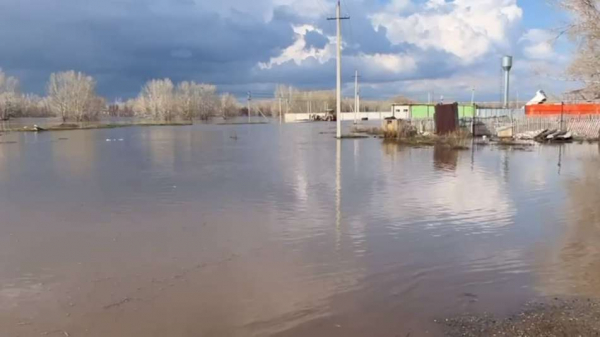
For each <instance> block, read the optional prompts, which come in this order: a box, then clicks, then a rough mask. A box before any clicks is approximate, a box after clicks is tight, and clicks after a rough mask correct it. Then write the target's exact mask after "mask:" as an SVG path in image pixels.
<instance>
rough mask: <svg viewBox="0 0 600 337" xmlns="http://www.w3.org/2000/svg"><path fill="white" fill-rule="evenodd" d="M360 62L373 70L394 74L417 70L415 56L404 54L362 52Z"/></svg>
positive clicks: (359, 57)
mask: <svg viewBox="0 0 600 337" xmlns="http://www.w3.org/2000/svg"><path fill="white" fill-rule="evenodd" d="M358 62H360V63H361V64H362V66H363V67H364V68H368V69H370V70H371V71H373V72H377V71H382V72H388V73H393V74H402V73H409V72H413V71H415V70H417V61H416V60H415V58H414V57H412V56H409V55H402V54H372V55H368V54H360V55H359V56H358Z"/></svg>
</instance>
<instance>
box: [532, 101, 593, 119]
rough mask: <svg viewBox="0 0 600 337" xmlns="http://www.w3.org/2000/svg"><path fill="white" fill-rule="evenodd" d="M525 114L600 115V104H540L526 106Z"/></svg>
mask: <svg viewBox="0 0 600 337" xmlns="http://www.w3.org/2000/svg"><path fill="white" fill-rule="evenodd" d="M525 114H526V115H528V116H550V115H561V114H564V115H571V116H573V115H575V116H579V115H600V104H596V103H587V104H561V103H552V104H538V105H527V106H525Z"/></svg>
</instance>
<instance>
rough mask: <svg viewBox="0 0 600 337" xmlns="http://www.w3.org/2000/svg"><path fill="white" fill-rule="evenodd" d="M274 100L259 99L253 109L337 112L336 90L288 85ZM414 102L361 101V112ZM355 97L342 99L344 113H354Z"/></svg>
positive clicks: (272, 112) (280, 88)
mask: <svg viewBox="0 0 600 337" xmlns="http://www.w3.org/2000/svg"><path fill="white" fill-rule="evenodd" d="M273 97H274V98H268V99H259V100H254V101H253V102H252V105H253V108H254V109H256V110H260V112H262V113H263V114H265V115H266V116H273V117H277V116H279V111H280V106H281V111H282V113H284V114H285V113H287V112H290V113H308V112H312V113H321V112H327V111H335V109H336V95H335V90H316V91H315V90H305V91H303V90H300V89H298V88H295V87H292V86H286V85H278V86H277V87H276V88H275V92H274V94H273ZM411 103H415V102H414V101H413V100H411V99H409V98H406V97H404V96H400V95H399V96H395V97H393V98H390V99H385V100H365V99H361V100H360V111H361V112H379V111H388V110H390V109H391V106H392V104H411ZM354 105H355V104H354V97H350V98H348V97H346V98H342V112H354Z"/></svg>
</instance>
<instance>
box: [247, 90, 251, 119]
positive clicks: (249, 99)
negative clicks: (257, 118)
mask: <svg viewBox="0 0 600 337" xmlns="http://www.w3.org/2000/svg"><path fill="white" fill-rule="evenodd" d="M251 102H252V92H251V91H248V123H250V109H251Z"/></svg>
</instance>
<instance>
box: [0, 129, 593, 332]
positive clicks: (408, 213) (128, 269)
mask: <svg viewBox="0 0 600 337" xmlns="http://www.w3.org/2000/svg"><path fill="white" fill-rule="evenodd" d="M333 127H334V124H329V123H323V124H296V125H283V126H280V125H238V126H235V125H232V126H218V125H196V126H185V127H146V128H124V129H111V130H86V131H70V132H52V133H41V134H29V133H28V134H17V133H12V134H4V135H2V136H0V141H2V143H0V335H2V336H37V335H40V334H46V335H48V336H52V335H56V336H60V335H61V334H63V335H64V332H67V333H68V334H69V335H70V336H73V337H76V336H98V337H101V336H102V337H105V336H111V337H131V336H144V337H148V336H157V337H158V336H161V337H162V336H190V337H191V336H194V337H197V336H350V337H352V336H406V335H407V334H409V333H410V335H411V336H437V335H442V334H443V332H442V331H441V330H440V328H439V326H437V324H435V323H434V319H438V318H440V317H447V316H450V315H459V314H464V313H482V312H492V313H496V314H504V313H510V312H512V311H513V310H515V308H518V307H519V306H521V305H522V304H523V303H524V302H526V301H528V300H530V299H533V298H537V297H540V296H542V297H544V296H559V295H569V296H588V297H600V286H599V285H598V282H597V279H598V277H600V249H598V248H597V247H598V245H597V243H598V242H599V241H600V227H599V226H600V210H599V207H598V205H600V175H599V172H600V170H599V169H600V159H599V158H600V155H599V153H600V151H599V148H598V146H597V145H587V144H585V145H579V144H574V145H569V146H564V147H555V146H546V147H532V148H531V149H529V150H528V151H513V150H510V149H509V150H502V149H497V148H494V147H490V146H485V147H481V146H480V147H472V148H471V149H470V150H466V151H452V150H448V149H444V148H418V149H415V148H406V147H401V146H398V145H396V144H385V143H382V141H381V140H379V139H365V140H344V141H336V140H334V139H333V138H332V137H333V135H332V132H333V131H334V129H333ZM13 142H14V143H13Z"/></svg>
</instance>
